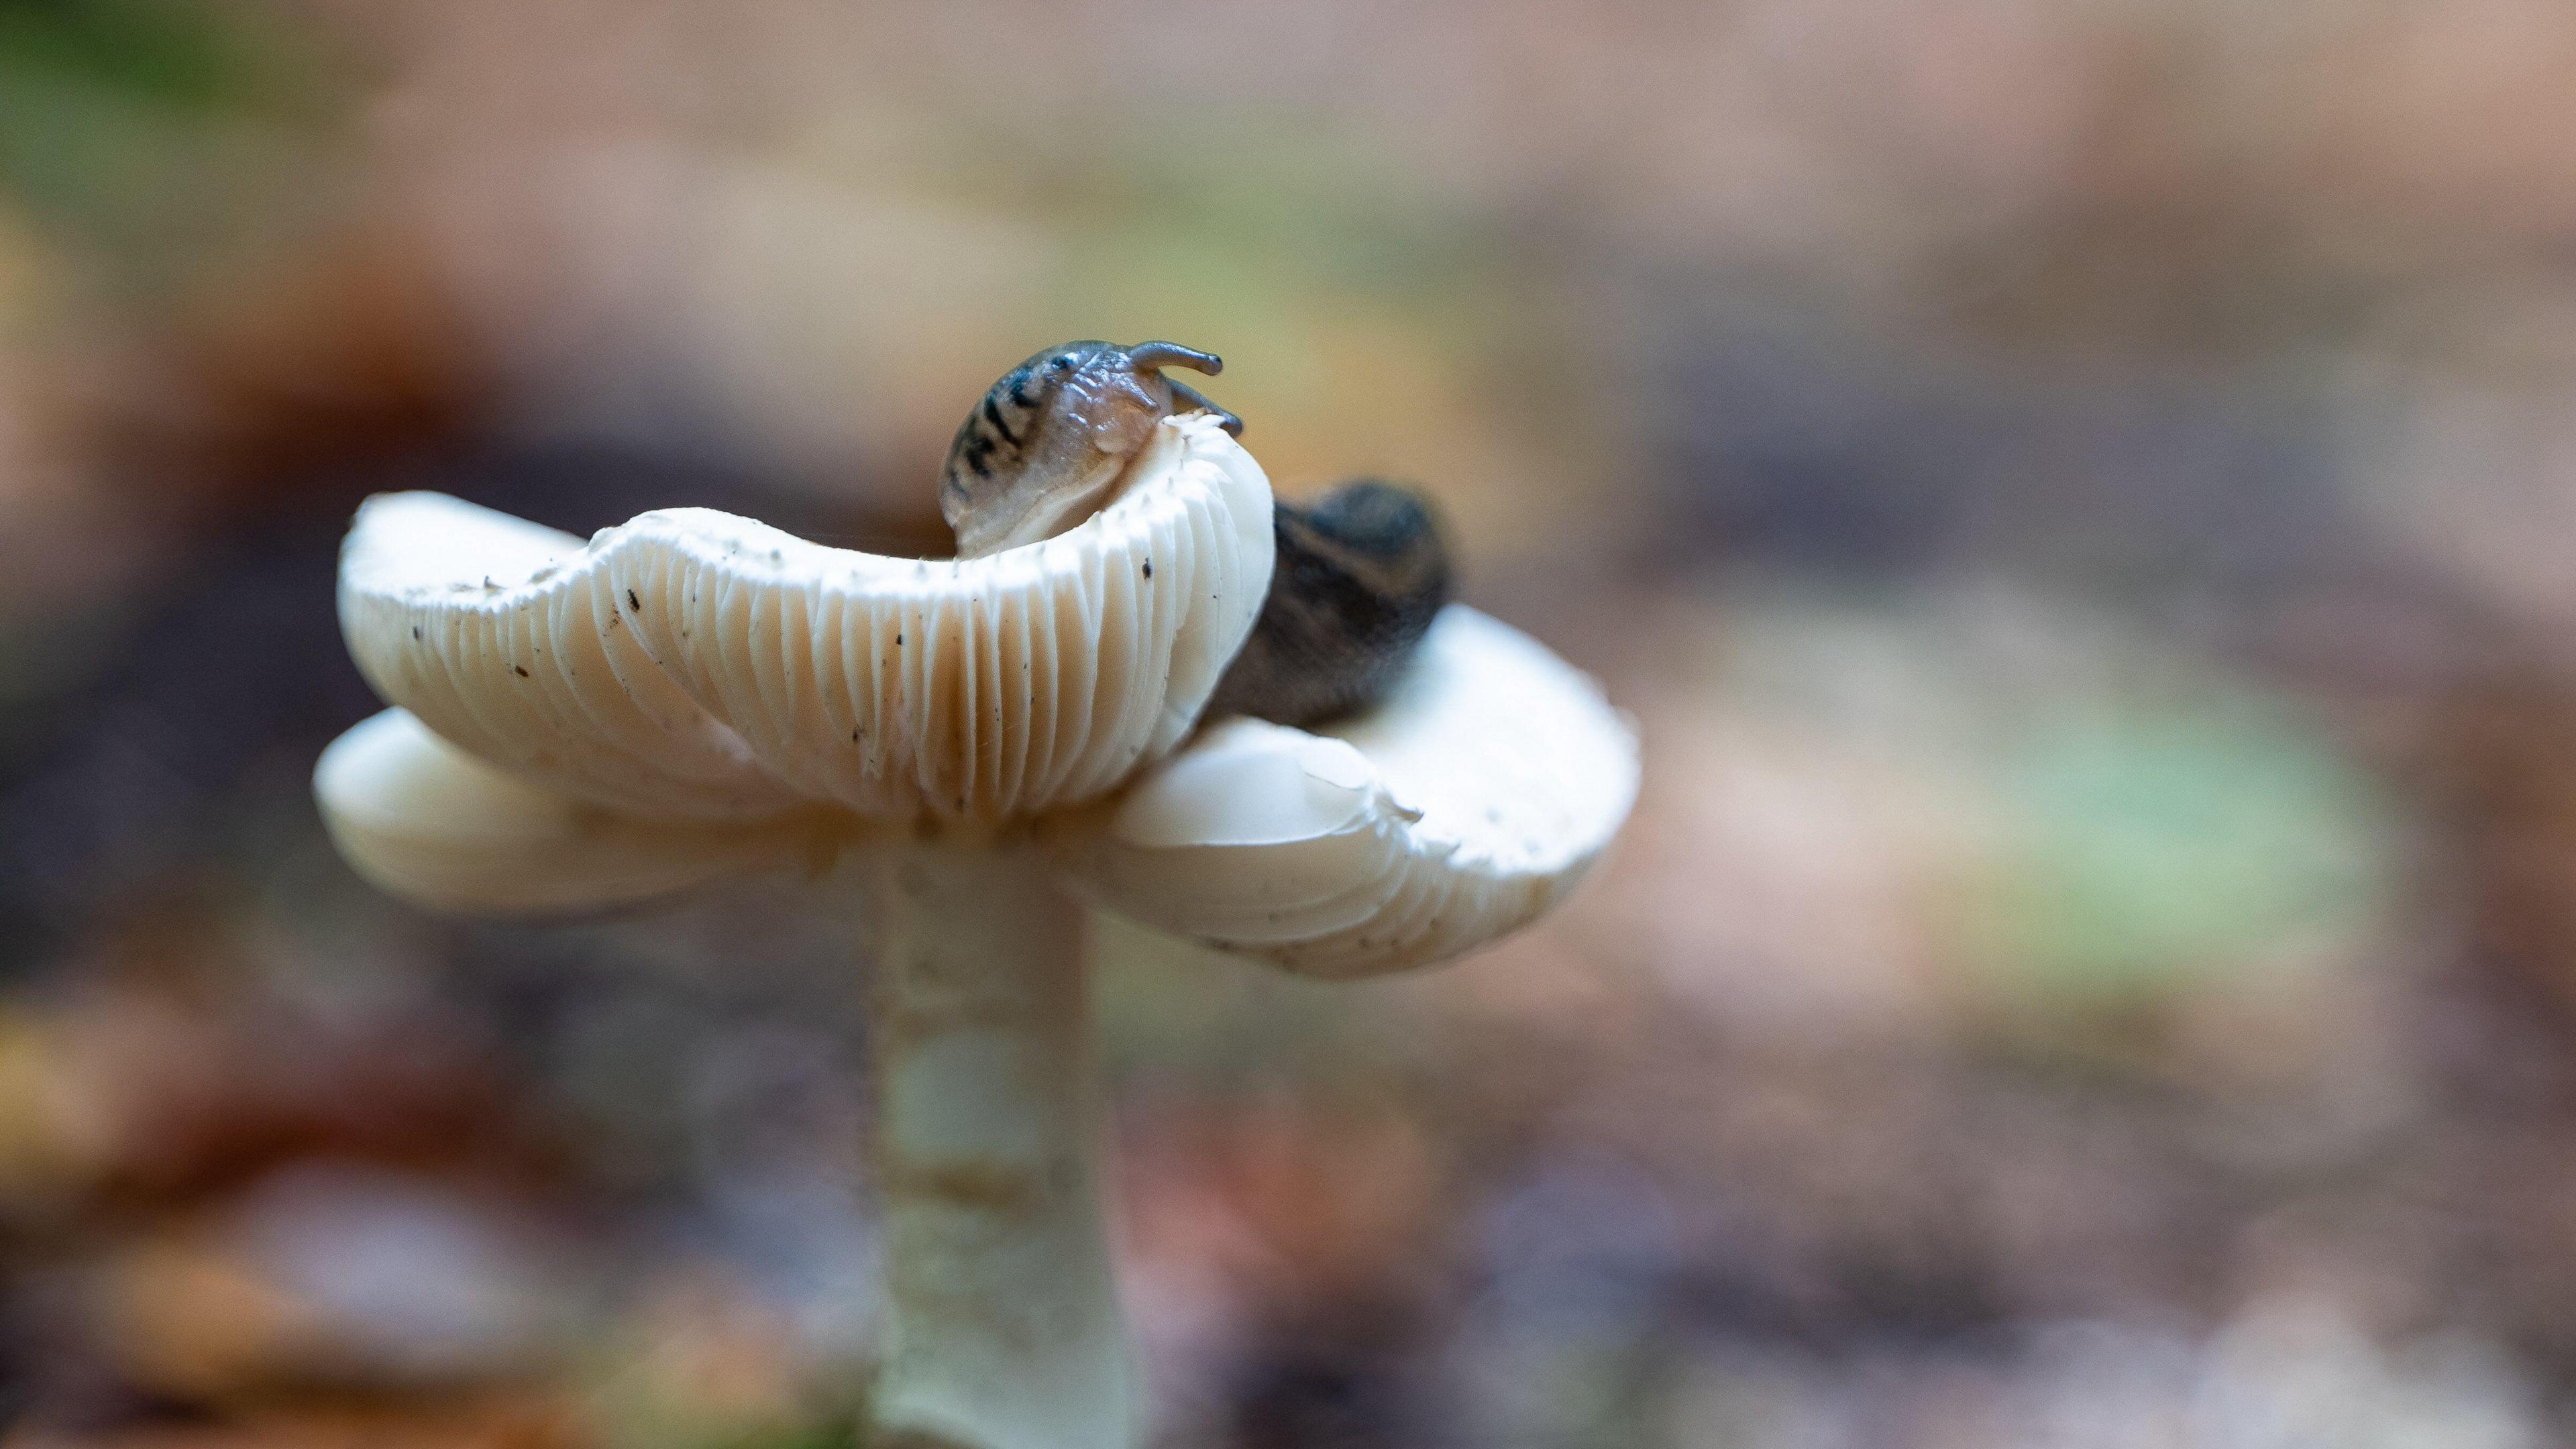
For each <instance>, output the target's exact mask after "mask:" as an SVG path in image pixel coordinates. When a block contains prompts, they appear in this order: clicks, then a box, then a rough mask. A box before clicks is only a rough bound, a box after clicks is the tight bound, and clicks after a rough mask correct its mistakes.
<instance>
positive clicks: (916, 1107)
mask: <svg viewBox="0 0 2576 1449" xmlns="http://www.w3.org/2000/svg"><path fill="white" fill-rule="evenodd" d="M866 875H867V881H868V894H869V897H870V899H869V900H868V902H867V904H868V905H869V906H870V907H871V909H870V911H869V919H870V921H871V923H872V927H873V931H874V935H875V946H876V956H877V961H876V974H875V981H876V985H875V996H874V1000H873V1002H872V1005H871V1016H872V1023H873V1030H874V1033H875V1053H874V1057H875V1063H876V1072H877V1080H876V1094H877V1111H878V1122H877V1130H876V1142H875V1149H876V1168H877V1179H878V1183H879V1190H880V1192H881V1193H882V1194H883V1202H884V1209H883V1210H884V1221H885V1234H886V1238H885V1244H886V1246H885V1265H886V1266H885V1281H886V1319H885V1323H886V1339H885V1342H886V1350H885V1358H884V1367H883V1371H882V1375H881V1377H880V1378H879V1380H878V1384H877V1391H876V1399H875V1413H876V1417H877V1423H878V1426H879V1436H878V1439H877V1440H876V1441H875V1442H877V1443H879V1444H884V1445H905V1446H923V1449H927V1446H938V1449H952V1446H953V1449H1132V1446H1133V1445H1134V1444H1135V1442H1136V1439H1137V1435H1138V1432H1139V1425H1138V1413H1137V1392H1136V1368H1135V1356H1134V1350H1133V1348H1132V1346H1131V1344H1130V1340H1129V1338H1128V1333H1127V1326H1126V1323H1125V1320H1124V1318H1123V1316H1122V1315H1121V1313H1120V1311H1119V1306H1118V1295H1117V1286H1116V1283H1115V1281H1114V1279H1113V1278H1112V1275H1111V1268H1110V1257H1109V1248H1108V1243H1107V1241H1106V1239H1105V1237H1104V1235H1103V1232H1102V1226H1101V1211H1100V1193H1099V1173H1098V1170H1097V1166H1096V1154H1097V1151H1098V1146H1099V1138H1100V1135H1101V1125H1100V1120H1099V1110H1098V1096H1097V1091H1096V1088H1095V1085H1094V1081H1093V1068H1092V1056H1091V1045H1090V1012H1089V1005H1088V994H1087V990H1086V982H1085V980H1084V972H1085V960H1084V956H1085V952H1086V942H1085V929H1086V923H1085V920H1084V917H1083V912H1082V910H1081V907H1080V906H1078V905H1077V904H1076V903H1075V902H1074V901H1073V900H1072V899H1071V898H1070V897H1068V896H1066V895H1065V894H1064V892H1063V890H1062V889H1061V888H1060V887H1059V886H1058V885H1057V884H1056V883H1055V880H1054V877H1053V876H1052V875H1051V874H1050V873H1049V870H1048V868H1047V866H1046V865H1045V863H1044V862H1043V861H1042V860H1041V859H1040V858H1039V857H1038V855H1037V854H1036V853H1035V852H1034V851H1032V850H1028V849H1025V848H1021V847H1014V846H1006V845H998V844H990V843H964V842H946V841H937V840H930V841H912V842H908V843H906V844H904V845H901V846H896V847H891V848H887V849H884V850H881V851H878V852H874V853H872V854H871V855H870V857H869V859H868V862H867V866H866Z"/></svg>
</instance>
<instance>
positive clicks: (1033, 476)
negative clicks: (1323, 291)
mask: <svg viewBox="0 0 2576 1449" xmlns="http://www.w3.org/2000/svg"><path fill="white" fill-rule="evenodd" d="M1223 366H1224V363H1223V362H1222V361H1221V360H1219V359H1218V358H1217V357H1216V356H1215V355H1214V354H1211V353H1206V352H1200V351H1197V350H1195V349H1193V348H1188V347H1180V346H1176V345H1174V344H1172V343H1169V342H1141V343H1138V344H1137V345H1136V346H1134V347H1119V346H1117V345H1115V344H1113V343H1108V342H1067V343H1065V344H1063V345H1062V346H1059V347H1050V348H1048V349H1047V350H1046V351H1044V352H1041V353H1038V354H1037V355H1036V356H1034V357H1031V358H1030V359H1029V360H1028V361H1026V362H1023V363H1021V364H1020V365H1019V366H1017V367H1015V368H1013V369H1011V370H1010V371H1009V372H1007V373H1004V374H1003V375H1002V378H1001V380H1000V381H998V382H996V383H994V384H993V386H992V388H991V389H990V390H989V391H987V392H986V393H985V394H984V397H983V400H982V401H981V402H979V403H978V404H977V405H976V407H975V410H974V411H973V412H971V413H969V414H968V415H967V417H966V422H965V424H964V425H963V426H962V427H960V428H958V430H957V437H956V441H954V442H953V443H951V444H950V445H949V449H948V461H947V465H946V466H945V468H943V469H942V471H941V474H940V484H939V509H940V513H941V516H943V517H945V518H946V519H947V520H948V526H949V528H950V529H951V530H952V531H954V532H955V533H956V535H957V552H958V554H959V556H960V557H969V558H971V557H977V556H980V555H983V554H988V553H997V552H1000V551H1001V550H1003V549H1006V548H1015V547H1018V546H1019V545H1021V544H1024V543H1034V542H1036V541H1038V540H1039V539H1043V538H1049V537H1052V536H1054V535H1055V534H1057V533H1061V532H1063V531H1064V530H1065V529H1067V528H1070V527H1072V526H1073V525H1074V524H1076V523H1079V522H1080V521H1081V520H1082V519H1084V518H1086V517H1089V516H1090V514H1091V513H1092V512H1093V511H1095V510H1096V509H1097V508H1098V507H1099V505H1100V504H1101V502H1102V501H1103V500H1104V499H1105V497H1106V495H1107V494H1108V493H1109V491H1110V490H1111V489H1112V488H1113V487H1114V486H1115V485H1116V483H1117V480H1118V477H1119V474H1120V473H1121V471H1122V470H1123V469H1124V468H1125V467H1126V464H1127V461H1128V458H1129V457H1130V456H1131V455H1132V454H1133V453H1134V452H1135V451H1136V450H1137V449H1138V448H1139V447H1141V446H1143V444H1144V441H1145V439H1146V437H1147V436H1149V435H1150V434H1151V433H1152V431H1153V428H1154V425H1155V424H1157V423H1159V422H1161V421H1162V420H1163V419H1164V418H1167V417H1170V416H1171V415H1173V414H1174V413H1176V412H1182V411H1187V410H1191V409H1202V410H1205V411H1207V412H1211V413H1214V414H1216V415H1217V417H1218V418H1219V419H1221V420H1222V421H1223V424H1224V426H1225V430H1226V431H1227V432H1229V433H1235V434H1240V433H1241V432H1242V430H1243V423H1242V420H1241V419H1239V418H1237V417H1235V416H1234V415H1233V414H1232V413H1229V412H1227V411H1225V410H1224V409H1223V408H1220V407H1218V406H1217V405H1216V404H1214V403H1212V402H1210V401H1208V400H1207V398H1205V397H1204V396H1202V395H1200V394H1199V392H1198V391H1197V390H1196V389H1194V388H1191V387H1190V386H1188V385H1187V384H1185V383H1180V382H1174V381H1172V380H1170V379H1168V378H1166V377H1164V376H1163V375H1162V372H1161V369H1163V368H1165V367H1187V368H1190V369H1192V370H1194V371H1197V372H1201V373H1204V374H1206V375H1208V376H1211V377H1213V376H1215V375H1216V374H1217V372H1218V371H1219V370H1220V369H1221V368H1222V367H1223ZM1272 527H1273V529H1274V530H1275V531H1276V533H1277V538H1278V561H1277V563H1276V564H1275V565H1274V566H1273V568H1272V570H1271V574H1270V593H1269V596H1268V597H1267V598H1266V599H1264V600H1263V601H1262V607H1261V614H1260V617H1259V619H1258V621H1257V622H1256V623H1255V624H1254V625H1253V629H1252V635H1251V637H1250V638H1249V639H1247V640H1246V641H1245V643H1244V646H1243V651H1242V652H1241V653H1240V654H1238V655H1236V656H1235V659H1234V663H1233V664H1232V665H1231V666H1229V667H1228V668H1227V670H1226V673H1225V676H1224V677H1223V678H1222V679H1220V680H1219V681H1218V682H1217V686H1216V692H1215V693H1214V694H1213V695H1212V696H1210V698H1209V700H1208V706H1207V713H1208V714H1209V715H1210V716H1211V717H1212V716H1215V715H1218V714H1248V715H1254V716H1258V717H1259V718H1262V719H1267V720H1272V721H1275V722H1277V723H1280V724H1290V725H1303V724H1312V723H1315V722H1317V721H1319V720H1325V719H1330V718H1332V717H1334V716H1336V715H1341V714H1347V713H1350V712H1351V711H1353V710H1356V709H1359V708H1362V707H1363V706H1365V705H1367V704H1368V703H1370V702H1371V701H1373V700H1375V699H1376V698H1378V697H1379V696H1380V695H1381V694H1383V693H1384V692H1385V690H1386V688H1387V687H1388V686H1389V685H1390V684H1392V683H1393V682H1394V681H1395V679H1396V678H1397V676H1399V675H1400V674H1402V673H1403V670H1404V665H1405V663H1406V661H1408V660H1409V659H1411V657H1412V655H1413V651H1414V649H1415V647H1416V646H1417V645H1419V644H1420V643H1421V642H1422V636H1423V635H1424V634H1425V633H1426V632H1428V631H1429V630H1430V628H1431V621H1432V619H1433V618H1434V617H1436V616H1437V615H1438V614H1439V612H1440V609H1441V606H1442V605H1444V604H1446V603H1447V602H1448V600H1449V586H1450V579H1449V553H1448V548H1447V545H1446V543H1445V542H1444V541H1443V539H1442V537H1441V534H1440V529H1439V525H1438V522H1437V520H1436V519H1435V518H1434V517H1433V515H1432V512H1431V510H1430V508H1429V506H1428V505H1427V504H1426V503H1425V502H1424V501H1423V500H1422V498H1421V497H1420V496H1419V495H1418V494H1416V493H1414V492H1413V491H1412V490H1410V489H1406V488H1402V487H1399V486H1397V485H1395V484H1392V483H1387V482H1384V481H1381V480H1378V479H1359V480H1355V481H1353V482H1350V483H1345V484H1343V485H1342V486H1341V487H1339V488H1336V489H1334V490H1332V491H1331V492H1329V493H1327V494H1325V495H1324V496H1323V497H1321V498H1319V499H1317V500H1316V501H1315V502H1314V503H1312V504H1311V505H1308V506H1305V507H1298V506H1296V505H1292V504H1289V503H1284V502H1283V503H1279V504H1277V505H1276V506H1275V508H1274V511H1273V514H1272Z"/></svg>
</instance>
